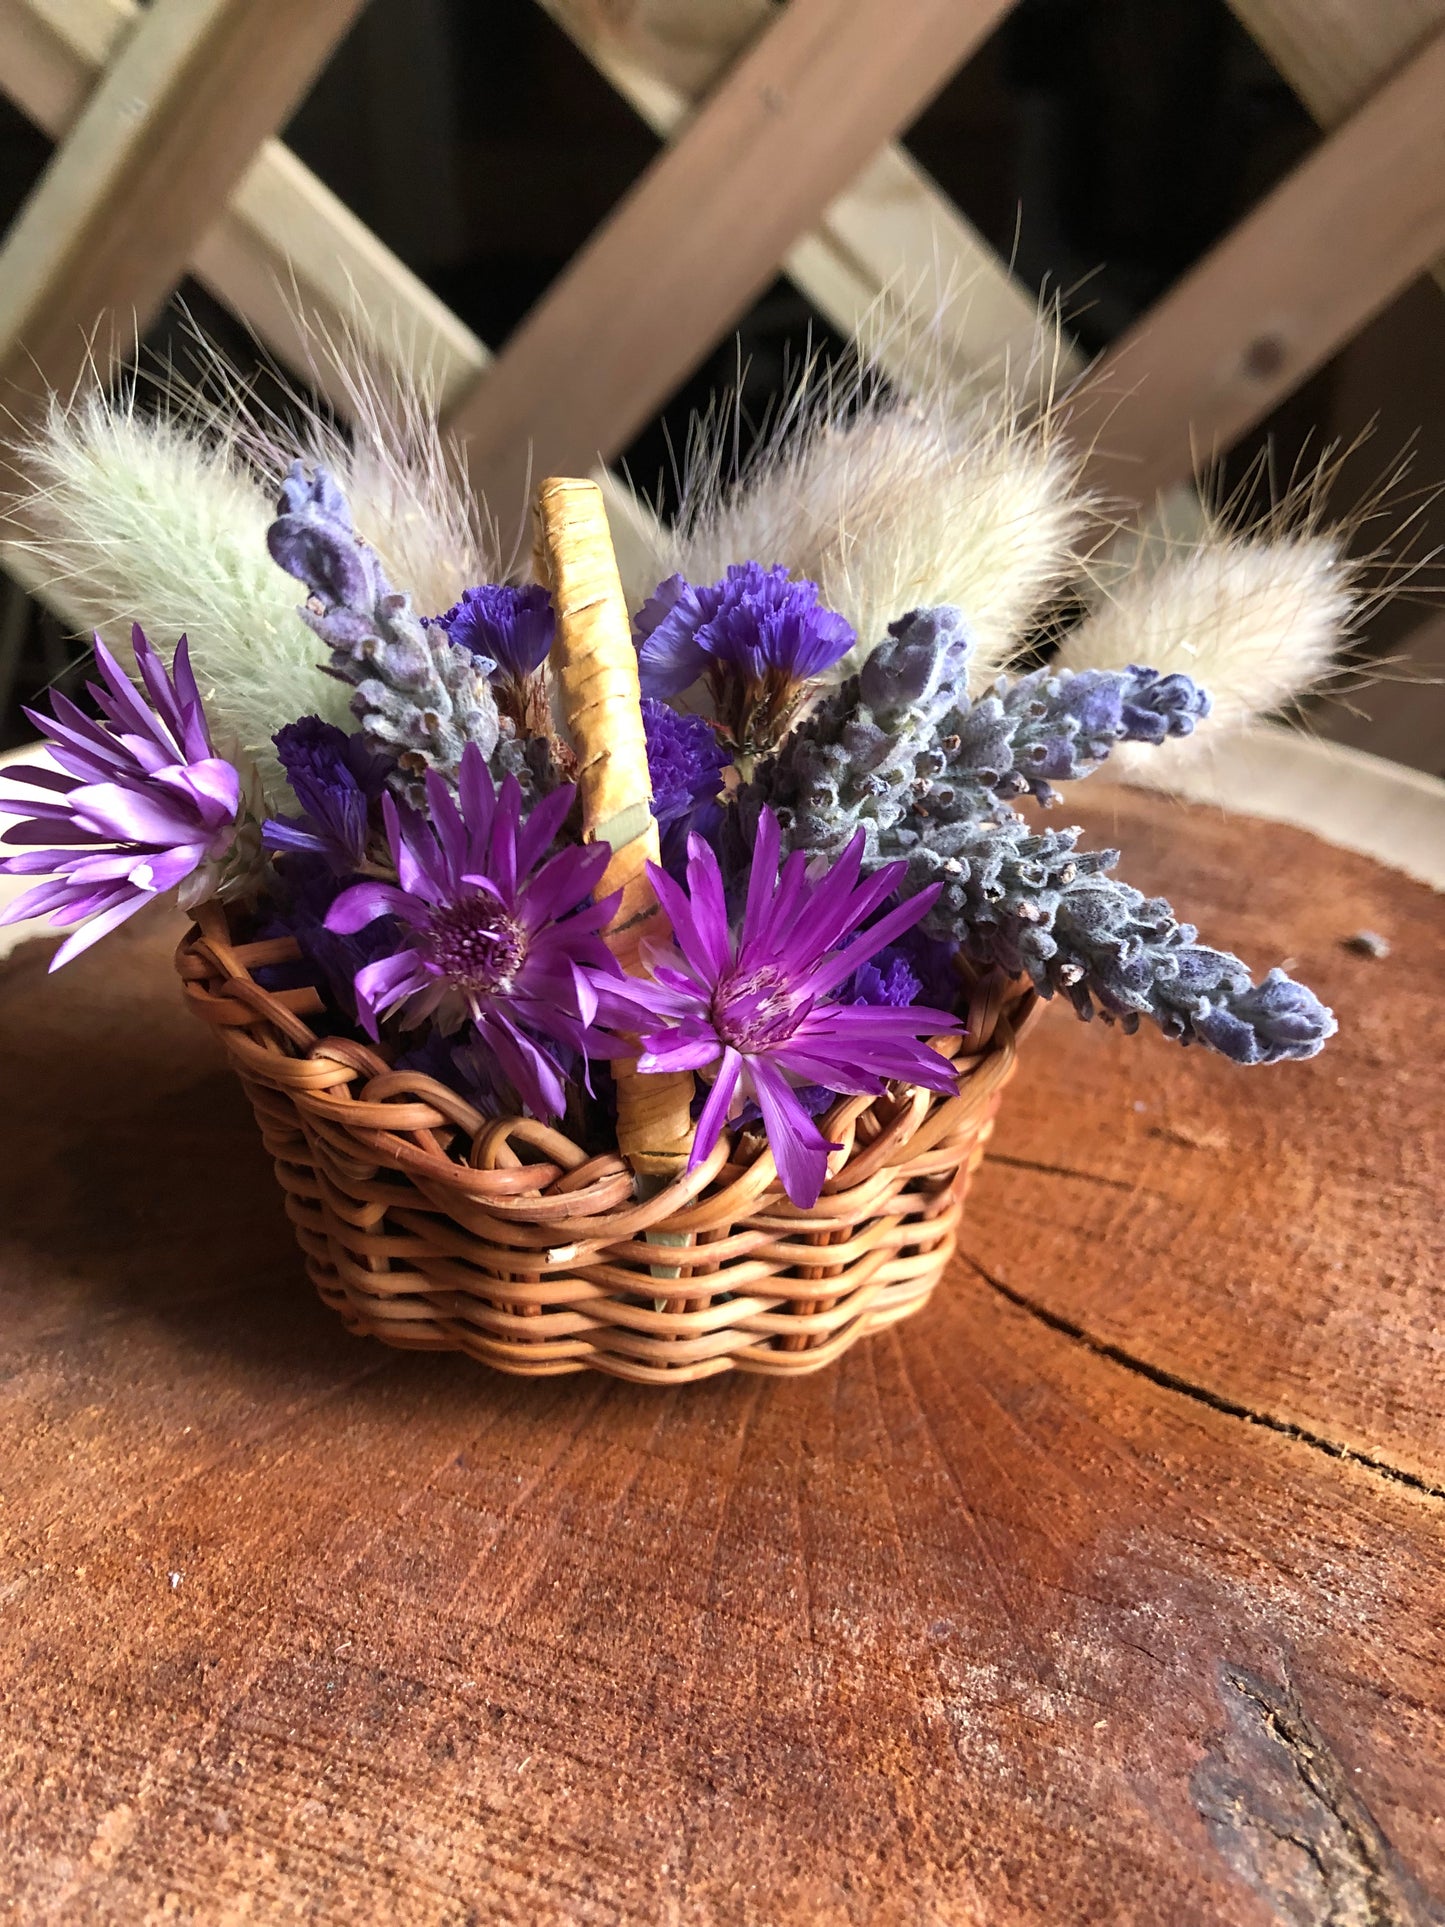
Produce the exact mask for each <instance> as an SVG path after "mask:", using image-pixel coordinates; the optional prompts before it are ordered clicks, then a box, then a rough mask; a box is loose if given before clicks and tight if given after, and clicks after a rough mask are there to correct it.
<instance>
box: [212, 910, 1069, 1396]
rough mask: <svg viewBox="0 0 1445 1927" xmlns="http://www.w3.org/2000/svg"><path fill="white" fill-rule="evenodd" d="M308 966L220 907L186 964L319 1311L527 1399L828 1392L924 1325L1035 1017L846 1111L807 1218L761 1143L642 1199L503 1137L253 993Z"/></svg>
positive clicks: (551, 1145)
mask: <svg viewBox="0 0 1445 1927" xmlns="http://www.w3.org/2000/svg"><path fill="white" fill-rule="evenodd" d="M296 955H297V952H296V950H295V946H294V945H293V944H292V943H291V942H290V940H289V939H280V940H276V941H268V942H265V943H252V944H243V943H233V942H232V939H231V932H230V929H229V927H228V924H227V920H226V916H225V913H224V911H223V910H221V909H220V908H219V907H218V906H217V905H215V904H209V905H207V906H205V907H204V908H203V909H202V910H201V912H200V913H199V919H198V927H197V928H195V929H193V930H192V931H191V932H190V934H189V935H188V936H187V938H186V939H185V940H184V942H183V943H182V944H181V947H180V949H179V951H178V952H177V958H176V964H177V969H178V970H179V972H180V976H181V979H182V984H183V987H184V991H185V995H186V997H187V1000H188V1002H189V1003H190V1005H191V1008H192V1009H193V1010H194V1011H195V1012H196V1014H197V1015H198V1016H200V1017H201V1018H203V1019H204V1020H205V1021H206V1022H207V1023H209V1024H211V1025H212V1026H214V1027H215V1029H216V1031H217V1033H218V1035H219V1036H220V1038H221V1040H222V1042H223V1043H224V1046H225V1049H226V1052H227V1055H228V1056H229V1058H230V1061H231V1063H232V1066H233V1067H234V1069H235V1070H236V1071H237V1073H238V1074H239V1076H240V1079H241V1082H242V1084H243V1086H244V1087H245V1090H246V1093H247V1096H248V1097H249V1098H250V1100H251V1104H252V1106H253V1108H254V1110H255V1114H256V1117H257V1120H258V1122H259V1124H260V1126H261V1131H262V1134H263V1137H264V1139H265V1143H266V1147H267V1149H268V1151H269V1152H270V1154H271V1156H272V1157H273V1158H274V1159H275V1161H276V1173H277V1176H278V1178H279V1180H280V1183H281V1187H282V1189H283V1191H284V1192H285V1195H286V1208H287V1211H288V1213H289V1215H290V1218H291V1220H292V1223H293V1225H294V1226H295V1230H296V1236H297V1240H298V1242H299V1244H300V1246H301V1249H302V1252H303V1253H304V1254H305V1258H306V1265H307V1269H308V1271H309V1273H310V1275H311V1278H312V1280H313V1282H314V1283H315V1285H316V1288H317V1290H318V1291H319V1292H320V1294H321V1297H322V1298H323V1299H324V1300H325V1302H326V1303H327V1304H328V1305H330V1306H331V1307H332V1308H333V1309H334V1310H335V1311H337V1312H339V1313H340V1315H341V1317H342V1318H343V1319H344V1321H345V1322H346V1324H347V1326H348V1327H349V1328H350V1329H351V1330H352V1331H354V1332H357V1333H359V1334H368V1335H370V1336H372V1337H375V1338H380V1339H382V1340H384V1341H385V1342H386V1343H387V1344H390V1345H400V1346H407V1347H414V1348H426V1349H432V1350H441V1351H464V1352H468V1353H470V1354H471V1356H472V1357H474V1358H477V1359H480V1360H482V1361H483V1362H484V1363H486V1364H488V1365H492V1366H495V1367H497V1368H499V1369H500V1370H502V1371H506V1372H515V1373H522V1374H527V1375H533V1376H537V1375H545V1374H555V1373H563V1372H577V1371H583V1370H587V1369H592V1370H598V1371H604V1372H610V1373H613V1374H614V1375H616V1376H618V1377H622V1378H629V1379H636V1380H640V1381H644V1382H647V1383H653V1384H678V1383H681V1382H684V1381H686V1380H689V1379H697V1378H706V1377H710V1376H712V1375H713V1374H715V1373H718V1372H725V1371H729V1370H736V1371H745V1372H764V1373H772V1374H775V1375H784V1374H789V1373H794V1372H807V1371H816V1370H817V1369H818V1368H819V1367H821V1366H823V1365H826V1364H828V1363H829V1362H830V1361H831V1360H833V1359H834V1358H836V1357H837V1356H838V1354H839V1353H840V1352H842V1351H843V1350H844V1349H845V1348H846V1347H847V1346H848V1345H850V1344H851V1343H852V1342H853V1340H854V1339H856V1338H860V1337H862V1336H863V1335H864V1334H865V1333H867V1332H871V1331H877V1330H879V1329H880V1328H881V1327H882V1326H885V1325H889V1324H892V1323H893V1322H894V1321H895V1320H897V1319H900V1318H905V1317H907V1316H908V1314H909V1313H910V1312H914V1311H917V1310H918V1309H919V1308H920V1307H921V1306H922V1305H923V1304H924V1303H925V1302H926V1301H927V1298H928V1295H929V1293H930V1292H931V1291H932V1289H933V1287H934V1285H935V1283H936V1282H937V1280H938V1277H939V1274H940V1273H941V1272H942V1270H943V1268H944V1266H945V1264H946V1263H947V1262H948V1259H949V1257H950V1256H951V1254H952V1252H953V1250H954V1245H955V1241H956V1236H957V1230H958V1224H959V1219H960V1217H961V1215H962V1210H963V1200H964V1192H965V1189H966V1187H967V1183H968V1179H969V1177H970V1175H971V1174H972V1172H973V1170H974V1168H975V1167H976V1166H977V1164H978V1162H979V1160H980V1159H981V1157H982V1155H983V1149H984V1145H985V1144H986V1142H987V1140H988V1137H989V1134H990V1132H991V1131H992V1128H993V1118H994V1113H995V1111H996V1110H997V1107H998V1102H999V1097H1000V1094H1001V1092H1002V1090H1003V1086H1004V1084H1005V1083H1006V1082H1007V1080H1008V1078H1009V1077H1010V1075H1011V1074H1012V1071H1013V1068H1014V1059H1015V1051H1016V1046H1017V1042H1018V1039H1019V1037H1020V1035H1021V1034H1022V1032H1023V1030H1024V1029H1025V1028H1026V1027H1027V1026H1028V1025H1029V1024H1030V1023H1031V1021H1032V1019H1033V1017H1034V1015H1035V1014H1036V1010H1037V1000H1036V999H1035V997H1034V995H1033V993H1032V992H1030V991H1027V990H1025V989H1023V988H1021V987H1018V986H1014V987H1012V988H1011V989H1010V992H1009V994H1008V996H1007V997H1006V999H1005V1000H1004V1002H1003V1005H1002V1007H1001V1008H1000V1009H999V1010H998V1012H997V1015H996V1016H994V1015H992V1014H990V1017H989V1019H988V1020H987V1021H988V1024H989V1030H990V1034H989V1035H988V1036H987V1037H982V1036H980V1037H978V1038H976V1039H972V1038H971V1039H969V1040H968V1041H967V1043H966V1044H965V1045H964V1047H963V1049H962V1050H960V1051H959V1054H958V1056H957V1059H956V1061H957V1063H958V1066H959V1090H958V1094H957V1095H956V1096H950V1097H946V1098H945V1097H939V1096H935V1095H934V1094H933V1093H931V1092H928V1091H921V1090H905V1091H902V1092H901V1093H899V1094H897V1095H896V1096H894V1097H890V1098H888V1099H871V1098H850V1099H843V1100H840V1101H839V1103H838V1104H837V1105H836V1106H835V1107H834V1108H833V1110H832V1111H831V1112H829V1114H828V1116H827V1118H826V1119H825V1120H823V1123H824V1128H825V1130H826V1132H827V1134H828V1135H829V1136H830V1137H832V1138H833V1139H834V1140H835V1141H837V1142H840V1143H841V1144H842V1146H843V1149H842V1151H841V1152H840V1153H837V1154H835V1157H834V1160H833V1163H832V1166H831V1170H832V1175H831V1176H830V1178H829V1179H828V1182H827V1184H826V1185H825V1187H824V1190H823V1195H822V1197H821V1198H820V1199H819V1201H818V1203H817V1205H816V1206H815V1207H814V1208H813V1209H812V1210H811V1211H805V1210H801V1209H799V1208H798V1207H797V1206H795V1205H793V1204H790V1203H789V1201H788V1199H787V1198H786V1197H785V1196H784V1194H783V1192H782V1189H781V1187H780V1185H779V1184H778V1181H777V1175H776V1170H775V1167H774V1164H773V1158H772V1154H771V1152H769V1151H768V1150H767V1148H766V1146H764V1145H762V1144H761V1143H760V1141H759V1140H757V1139H756V1138H752V1139H749V1138H747V1137H741V1138H740V1137H739V1136H738V1135H737V1134H731V1135H729V1134H724V1137H723V1139H722V1140H721V1141H720V1142H719V1144H718V1145H717V1147H716V1148H715V1150H714V1151H713V1153H712V1155H711V1156H710V1157H709V1158H708V1159H707V1161H706V1162H705V1163H704V1164H702V1165H700V1166H699V1167H698V1169H697V1170H695V1171H693V1172H691V1173H688V1174H686V1175H684V1176H682V1177H680V1178H677V1179H675V1180H673V1181H671V1182H670V1183H668V1184H666V1185H665V1186H664V1187H663V1188H662V1189H660V1190H657V1191H655V1192H654V1193H653V1194H652V1195H645V1193H646V1190H647V1187H646V1185H645V1184H642V1185H640V1186H639V1185H637V1184H636V1183H635V1181H634V1177H633V1174H632V1172H631V1170H630V1169H629V1167H628V1165H627V1164H626V1163H625V1162H624V1160H623V1159H622V1157H621V1156H620V1155H618V1154H617V1153H616V1152H609V1153H607V1154H604V1155H601V1156H597V1155H592V1154H589V1153H588V1152H587V1151H585V1150H583V1149H582V1148H581V1147H580V1146H578V1145H576V1144H574V1143H573V1142H572V1141H571V1140H570V1139H569V1138H568V1137H566V1136H565V1135H563V1134H562V1133H561V1132H560V1131H557V1130H553V1129H550V1128H549V1127H547V1126H545V1125H542V1124H538V1123H535V1122H533V1121H531V1120H529V1119H515V1118H514V1119H504V1120H501V1121H491V1122H489V1121H487V1120H485V1119H483V1118H482V1117H481V1116H480V1115H479V1114H478V1113H477V1112H476V1111H474V1110H473V1109H472V1108H471V1106H470V1105H468V1104H467V1103H466V1102H465V1101H464V1100H463V1099H462V1098H461V1097H459V1096H458V1095H457V1094H456V1093H455V1092H453V1091H451V1090H448V1089H447V1088H446V1087H445V1086H443V1085H441V1084H439V1083H437V1082H435V1081H434V1080H433V1079H431V1078H429V1077H425V1076H421V1075H418V1074H414V1073H410V1072H399V1071H394V1070H392V1069H390V1068H389V1067H388V1066H387V1064H386V1063H385V1061H384V1060H383V1059H382V1058H381V1057H380V1056H379V1055H378V1054H377V1053H376V1052H374V1051H373V1050H371V1049H370V1048H368V1047H367V1046H365V1045H362V1044H357V1043H354V1042H351V1041H349V1040H346V1039H332V1038H326V1037H319V1036H317V1035H316V1034H315V1033H314V1032H313V1031H312V1029H311V1028H310V1026H309V1025H308V1024H307V1022H306V1017H307V1016H308V1015H313V1014H315V1012H316V1011H318V1010H319V1009H320V1008H321V1000H320V998H319V997H318V996H317V995H316V994H315V992H313V991H309V990H305V989H303V990H292V991H283V992H275V993H273V992H270V991H268V990H265V989H264V988H262V986H261V985H259V984H258V983H256V982H255V980H254V979H253V977H252V975H251V971H252V970H253V969H256V968H260V967H261V966H262V965H264V964H273V963H278V962H282V961H288V960H291V959H294V958H295V957H296ZM942 1047H943V1048H944V1049H946V1050H948V1051H950V1052H952V1051H954V1050H956V1049H958V1040H957V1039H949V1040H946V1041H945V1042H944V1044H943V1046H942ZM639 1190H640V1191H642V1192H643V1193H644V1195H641V1196H639V1195H638V1192H639Z"/></svg>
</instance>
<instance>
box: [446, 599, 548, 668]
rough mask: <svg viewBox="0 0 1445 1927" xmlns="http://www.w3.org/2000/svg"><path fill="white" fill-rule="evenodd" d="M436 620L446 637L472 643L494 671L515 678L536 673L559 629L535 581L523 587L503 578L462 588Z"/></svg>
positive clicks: (468, 646)
mask: <svg viewBox="0 0 1445 1927" xmlns="http://www.w3.org/2000/svg"><path fill="white" fill-rule="evenodd" d="M434 621H435V622H436V625H437V627H438V628H441V629H445V630H446V633H447V640H448V641H449V642H454V643H459V644H460V645H461V647H462V648H464V649H470V650H471V652H472V654H473V655H474V656H478V657H480V658H482V659H483V660H484V661H485V662H486V663H487V664H488V666H489V667H490V668H491V669H492V670H493V671H494V672H495V674H496V675H497V676H500V677H502V678H503V679H505V680H506V681H508V682H513V683H524V682H526V680H527V678H528V677H529V676H535V675H536V673H537V671H538V670H539V669H540V668H541V667H542V664H543V663H544V662H545V661H546V660H547V656H548V653H549V651H550V650H551V647H552V638H553V636H555V635H556V633H557V617H556V614H555V612H554V611H553V608H552V598H551V596H550V595H548V593H547V591H546V590H545V589H544V588H543V587H542V586H541V584H540V583H536V582H531V583H528V584H527V586H526V587H525V588H521V589H514V588H511V587H509V586H508V585H507V584H506V583H502V582H484V583H482V584H481V586H480V587H479V588H475V589H464V590H463V591H462V599H461V601H460V602H458V603H455V604H453V606H452V607H451V608H450V609H448V610H447V612H446V614H445V615H444V616H437V617H435V618H434Z"/></svg>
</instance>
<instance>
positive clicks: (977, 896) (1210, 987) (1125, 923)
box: [880, 812, 1336, 1064]
mask: <svg viewBox="0 0 1445 1927" xmlns="http://www.w3.org/2000/svg"><path fill="white" fill-rule="evenodd" d="M921 827H922V826H920V825H918V824H917V823H916V822H914V823H909V824H904V825H900V826H899V827H898V828H897V829H895V830H893V831H890V832H888V833H887V834H886V835H885V837H884V838H882V839H880V844H881V848H882V850H883V852H884V854H885V858H886V856H887V855H896V854H898V852H899V850H900V849H901V848H902V847H903V846H904V845H905V844H908V843H911V845H912V848H911V850H910V853H909V860H908V873H907V881H906V883H905V886H904V887H905V889H906V890H907V891H908V892H910V893H911V892H913V891H915V890H923V889H926V888H928V886H929V885H930V884H933V883H938V882H940V881H941V882H942V884H943V890H942V892H941V894H940V896H939V900H938V902H937V903H936V904H935V905H934V908H933V910H932V911H931V913H930V915H929V917H928V918H927V920H926V922H925V924H924V928H925V929H926V930H927V931H929V933H930V934H932V935H934V936H940V937H947V938H951V939H952V940H953V941H954V942H956V943H958V944H959V945H960V946H961V947H962V949H963V950H964V952H965V954H966V955H968V956H969V957H970V958H972V959H973V960H974V961H976V962H978V963H981V964H997V965H999V966H1000V967H1001V968H1002V969H1004V970H1006V971H1007V972H1008V973H1009V974H1010V975H1011V976H1019V975H1025V976H1027V977H1029V979H1030V980H1031V981H1032V982H1033V983H1034V984H1035V985H1037V987H1038V988H1039V989H1040V990H1041V991H1042V992H1043V994H1044V995H1045V996H1046V997H1049V996H1053V995H1054V994H1055V992H1062V993H1063V994H1064V995H1065V996H1067V997H1068V998H1069V1000H1070V1002H1071V1003H1072V1004H1073V1006H1074V1008H1075V1009H1076V1010H1077V1011H1078V1013H1079V1015H1080V1016H1081V1017H1085V1018H1088V1017H1092V1016H1093V1015H1094V1013H1095V1011H1096V1010H1097V1012H1098V1013H1099V1015H1100V1016H1102V1017H1103V1018H1104V1019H1105V1021H1106V1022H1110V1023H1114V1022H1117V1023H1119V1024H1121V1025H1122V1026H1123V1028H1124V1029H1125V1030H1128V1031H1134V1030H1137V1029H1138V1026H1139V1020H1140V1018H1141V1017H1147V1018H1148V1019H1149V1020H1150V1022H1151V1023H1154V1024H1157V1025H1158V1027H1159V1029H1160V1030H1161V1031H1162V1032H1163V1033H1164V1035H1165V1036H1166V1037H1171V1038H1174V1039H1177V1040H1178V1042H1180V1043H1183V1044H1189V1043H1203V1044H1207V1045H1209V1046H1210V1047H1211V1048H1212V1049H1214V1050H1217V1051H1221V1052H1222V1053H1223V1054H1224V1055H1225V1056H1226V1057H1229V1058H1232V1059H1233V1060H1234V1062H1235V1063H1238V1064H1272V1063H1276V1062H1278V1061H1279V1060H1280V1059H1282V1058H1291V1057H1313V1056H1314V1055H1315V1053H1316V1052H1317V1051H1318V1050H1319V1049H1320V1047H1321V1046H1322V1045H1323V1043H1324V1041H1325V1039H1326V1038H1327V1037H1330V1036H1332V1035H1333V1034H1334V1031H1335V1029H1336V1024H1335V1020H1334V1017H1333V1016H1332V1014H1331V1013H1330V1012H1329V1011H1328V1010H1327V1009H1326V1008H1325V1006H1324V1005H1323V1004H1322V1003H1321V1002H1320V1000H1319V999H1318V998H1317V997H1316V996H1315V994H1314V992H1313V991H1312V990H1309V989H1308V988H1306V986H1305V985H1303V984H1298V983H1295V982H1294V981H1293V980H1292V979H1291V978H1289V977H1287V976H1286V975H1285V973H1284V972H1283V971H1282V970H1271V971H1270V972H1269V974H1268V976H1267V977H1265V978H1264V980H1263V981H1262V982H1261V983H1259V984H1256V983H1254V982H1253V981H1252V980H1251V977H1250V973H1249V969H1248V966H1247V965H1245V964H1244V963H1242V962H1241V961H1240V959H1239V958H1238V957H1235V956H1231V955H1230V953H1229V952H1228V951H1225V950H1216V949H1213V948H1212V947H1210V946H1209V945H1207V944H1201V943H1199V942H1198V941H1197V938H1198V934H1199V933H1198V931H1197V930H1196V929H1195V928H1194V926H1193V925H1192V924H1188V923H1181V922H1180V921H1179V920H1178V918H1177V917H1176V916H1175V914H1174V911H1173V910H1172V909H1171V908H1170V906H1169V904H1168V903H1167V902H1166V901H1165V900H1164V898H1163V897H1146V896H1144V895H1143V894H1142V893H1141V892H1140V891H1138V890H1135V889H1133V888H1132V887H1131V886H1130V885H1129V884H1127V883H1124V882H1122V881H1121V880H1120V879H1119V878H1118V877H1114V876H1110V875H1109V874H1108V872H1109V871H1110V870H1112V869H1113V867H1114V865H1115V864H1116V863H1117V862H1118V860H1119V852H1118V851H1117V850H1080V849H1079V848H1078V847H1077V843H1078V838H1079V836H1080V834H1081V832H1080V831H1079V830H1078V829H1076V828H1070V829H1063V830H1046V831H1043V832H1042V833H1036V832H1034V831H1032V830H1031V829H1030V827H1029V825H1028V824H1027V823H1025V822H1024V820H1023V819H1022V817H1019V816H1017V815H1015V814H1014V813H1013V812H1009V813H1008V814H1007V815H1006V816H1004V817H1003V818H1002V820H998V819H990V820H987V821H983V822H972V823H960V824H950V825H944V826H933V825H928V826H927V827H926V831H925V833H926V835H927V839H928V840H927V842H926V843H924V842H923V841H922V840H921V836H920V829H921Z"/></svg>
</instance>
